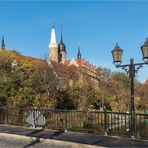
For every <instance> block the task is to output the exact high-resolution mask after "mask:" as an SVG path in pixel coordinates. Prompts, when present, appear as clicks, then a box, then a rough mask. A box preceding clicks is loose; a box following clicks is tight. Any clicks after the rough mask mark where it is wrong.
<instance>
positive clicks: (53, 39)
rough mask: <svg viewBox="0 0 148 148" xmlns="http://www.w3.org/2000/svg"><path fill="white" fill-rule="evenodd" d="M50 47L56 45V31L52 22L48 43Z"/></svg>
mask: <svg viewBox="0 0 148 148" xmlns="http://www.w3.org/2000/svg"><path fill="white" fill-rule="evenodd" d="M51 47H58V45H57V41H56V32H55V28H54V24H52V30H51V38H50V44H49V48H51Z"/></svg>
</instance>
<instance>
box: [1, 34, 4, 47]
mask: <svg viewBox="0 0 148 148" xmlns="http://www.w3.org/2000/svg"><path fill="white" fill-rule="evenodd" d="M1 49H5V41H4V32H2V44H1Z"/></svg>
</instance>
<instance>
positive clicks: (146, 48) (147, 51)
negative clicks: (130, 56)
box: [141, 38, 148, 62]
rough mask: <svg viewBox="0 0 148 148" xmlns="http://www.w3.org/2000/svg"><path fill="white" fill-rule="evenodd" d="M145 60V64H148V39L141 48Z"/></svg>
mask: <svg viewBox="0 0 148 148" xmlns="http://www.w3.org/2000/svg"><path fill="white" fill-rule="evenodd" d="M141 50H142V55H143V60H144V61H145V62H148V38H147V39H146V41H145V43H144V45H143V46H141Z"/></svg>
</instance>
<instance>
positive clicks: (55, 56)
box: [49, 25, 99, 78]
mask: <svg viewBox="0 0 148 148" xmlns="http://www.w3.org/2000/svg"><path fill="white" fill-rule="evenodd" d="M66 54H67V51H66V45H65V44H64V41H63V34H62V29H61V39H60V43H59V44H58V43H57V40H56V31H55V27H54V25H53V26H52V29H51V38H50V43H49V59H50V64H52V65H53V66H54V65H57V66H58V65H59V67H63V69H65V68H66V67H67V66H71V65H74V66H76V67H81V68H83V69H84V70H85V71H86V73H87V75H89V76H90V77H92V78H98V76H99V69H98V68H97V67H96V66H94V65H93V64H90V63H89V62H88V61H85V59H82V57H81V52H80V47H79V48H78V53H77V59H71V60H67V59H66Z"/></svg>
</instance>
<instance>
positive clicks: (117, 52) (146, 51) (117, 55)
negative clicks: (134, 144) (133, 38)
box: [112, 38, 148, 139]
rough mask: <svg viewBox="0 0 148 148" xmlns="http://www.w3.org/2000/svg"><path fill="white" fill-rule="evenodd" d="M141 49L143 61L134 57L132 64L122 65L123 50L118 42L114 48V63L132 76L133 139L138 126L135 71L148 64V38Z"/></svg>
mask: <svg viewBox="0 0 148 148" xmlns="http://www.w3.org/2000/svg"><path fill="white" fill-rule="evenodd" d="M141 51H142V55H143V61H144V62H143V63H134V59H133V58H131V59H130V64H126V65H121V63H122V54H123V50H122V49H121V48H120V47H119V45H118V43H116V46H115V48H114V49H113V50H112V56H113V63H114V65H115V66H116V68H119V67H120V68H121V69H123V70H125V71H126V72H127V73H128V74H129V78H130V83H131V84H130V89H131V96H130V116H131V118H130V136H131V138H132V139H135V138H136V126H135V105H134V78H135V73H137V72H138V70H139V69H140V68H141V67H142V66H143V65H144V64H148V38H147V39H146V41H145V43H144V45H143V46H141Z"/></svg>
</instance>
